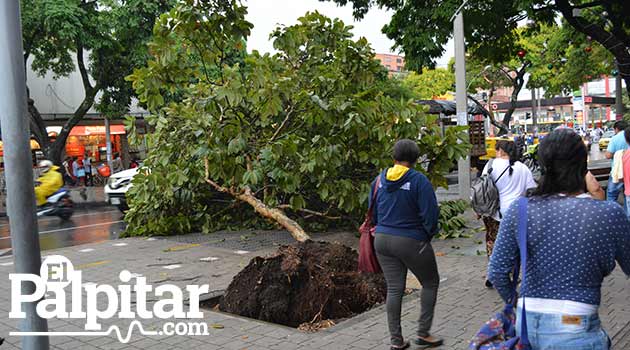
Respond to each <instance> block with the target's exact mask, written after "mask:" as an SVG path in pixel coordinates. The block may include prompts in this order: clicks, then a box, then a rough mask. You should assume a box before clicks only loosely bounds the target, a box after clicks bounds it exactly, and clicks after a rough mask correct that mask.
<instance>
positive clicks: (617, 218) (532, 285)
mask: <svg viewBox="0 0 630 350" xmlns="http://www.w3.org/2000/svg"><path fill="white" fill-rule="evenodd" d="M538 156H539V160H540V163H541V166H542V168H543V175H542V177H541V179H540V182H539V184H538V187H537V188H536V189H535V190H534V191H532V192H531V193H530V194H529V195H528V196H527V202H525V203H522V202H521V201H517V202H515V203H514V204H513V205H512V206H510V208H509V209H508V210H507V212H506V214H505V216H504V218H503V220H502V221H501V227H500V229H499V236H498V238H497V242H496V245H495V248H494V253H493V254H492V256H491V258H490V264H489V268H488V278H489V279H490V280H491V281H492V283H493V284H494V286H495V288H496V289H497V291H498V292H499V294H500V295H501V298H502V299H503V300H504V301H506V302H508V301H509V300H510V299H512V297H513V296H514V295H515V293H516V291H515V290H514V289H513V288H514V285H513V284H512V281H511V280H510V276H511V275H512V273H513V272H514V269H515V267H516V266H518V265H517V261H518V260H519V256H520V249H519V242H520V243H521V244H526V251H527V254H526V257H525V258H526V265H527V269H526V271H523V275H522V282H521V290H520V292H519V299H518V304H517V322H516V330H517V335H521V333H520V332H521V323H522V322H526V325H527V332H528V334H529V341H530V342H531V345H532V349H534V350H539V349H561V348H562V349H585V348H588V349H595V350H603V349H609V348H610V340H609V338H608V336H607V334H606V332H605V331H604V330H603V329H602V326H601V322H600V319H599V316H598V307H599V304H600V301H601V285H602V281H603V279H604V276H608V275H609V274H610V273H611V272H612V271H613V269H614V268H615V263H618V264H619V266H620V267H621V269H622V270H623V272H624V273H625V274H626V275H628V274H630V221H629V220H628V218H627V217H626V215H625V212H624V211H623V210H622V209H621V208H620V207H619V206H618V205H616V204H613V203H611V202H609V201H602V200H594V199H593V198H591V193H594V192H597V191H598V190H599V186H598V184H597V181H596V180H595V178H594V177H593V176H591V175H589V173H588V171H587V157H588V152H587V150H586V146H585V145H584V143H583V141H582V138H581V137H580V136H579V135H578V134H577V133H576V132H574V131H572V130H570V129H558V130H555V131H553V132H552V133H551V134H549V135H548V136H547V137H545V138H544V139H543V140H542V142H541V144H540V147H539V151H538ZM585 189H586V191H587V192H585ZM520 205H527V207H526V217H527V219H526V222H525V224H526V225H525V228H526V234H525V239H524V242H523V241H519V238H518V237H519V236H518V227H519V225H518V222H519V215H518V213H519V210H520ZM517 268H518V267H517ZM525 306H526V316H525V320H524V319H522V318H521V315H522V313H523V309H524V308H525Z"/></svg>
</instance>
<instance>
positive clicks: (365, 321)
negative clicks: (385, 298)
mask: <svg viewBox="0 0 630 350" xmlns="http://www.w3.org/2000/svg"><path fill="white" fill-rule="evenodd" d="M266 234H270V235H272V236H270V237H277V235H278V233H265V232H259V233H258V234H257V236H260V237H263V238H264V236H265V235H266ZM226 235H227V234H223V237H226ZM236 235H238V234H236ZM479 236H480V233H477V237H475V238H472V239H457V240H449V241H435V242H434V246H435V251H436V252H440V255H442V253H443V254H444V256H439V257H438V264H439V268H440V274H441V279H442V283H441V287H440V294H439V299H438V304H437V309H436V317H435V321H434V326H433V332H434V333H435V334H436V335H439V336H442V337H444V339H445V341H446V343H445V345H444V346H442V347H441V349H465V348H466V346H467V343H468V341H469V339H470V337H471V336H472V335H473V334H474V332H475V331H476V330H477V328H478V327H480V325H481V324H482V323H483V322H484V321H486V320H487V318H488V317H489V316H490V315H491V314H492V313H493V312H494V311H497V310H499V309H500V308H501V306H502V305H501V302H500V300H499V297H498V295H497V294H496V292H495V291H493V290H488V289H486V288H484V287H483V283H482V282H483V276H484V271H485V267H486V258H485V256H478V255H477V254H476V252H477V250H483V246H482V245H481V244H479ZM191 237H192V236H190V237H177V238H174V239H173V238H171V239H145V238H130V239H122V240H117V241H108V242H101V243H94V244H86V245H81V246H75V247H70V248H64V249H58V250H54V251H45V252H44V254H45V255H52V254H61V255H64V256H66V257H68V258H69V259H70V260H71V261H72V262H73V264H74V265H75V267H78V268H80V269H81V270H82V271H83V282H84V283H86V282H98V283H108V284H112V285H118V284H119V283H120V281H119V280H118V273H119V272H120V271H121V270H122V269H128V270H130V271H131V272H133V273H137V274H141V275H143V276H145V277H147V282H148V283H151V284H154V285H159V284H162V283H172V284H176V285H179V286H184V285H186V284H204V283H207V284H209V285H210V290H211V291H217V292H218V291H222V290H224V289H225V288H226V287H227V285H228V284H229V282H230V280H231V279H232V277H233V276H234V275H235V274H236V273H237V272H238V271H239V270H240V269H242V268H243V267H244V266H245V265H246V264H247V263H248V261H249V259H251V258H252V257H253V256H255V255H264V254H267V253H270V252H272V251H273V250H274V247H273V246H272V245H270V244H262V245H261V246H258V247H256V245H255V244H251V241H248V240H247V239H245V240H243V239H241V240H242V241H243V247H247V248H248V249H250V251H240V252H236V250H237V249H235V248H237V243H235V242H237V241H236V240H233V241H232V242H230V241H229V240H226V239H225V238H219V239H217V237H222V236H221V235H209V236H196V238H194V239H191ZM239 237H240V235H239ZM316 238H320V239H324V240H329V241H340V242H343V243H344V244H351V245H354V246H356V244H357V239H356V237H354V235H353V234H351V233H341V232H340V233H329V234H325V235H318V236H316ZM286 239H287V240H288V241H290V239H289V238H288V237H286ZM187 241H194V243H189V242H187ZM248 242H250V243H248ZM228 243H229V244H228ZM227 247H229V249H228V248H227ZM254 249H255V250H254ZM210 257H212V258H218V259H204V258H210ZM210 260H212V261H210ZM10 262H11V258H10V257H4V258H0V274H1V275H2V278H0V299H2V302H0V314H4V315H5V317H4V318H0V336H3V337H6V338H7V339H6V342H5V344H4V345H2V346H0V349H2V350H4V349H17V348H20V339H19V338H17V337H11V336H8V333H9V332H10V331H15V330H16V328H17V323H16V322H15V321H14V320H10V319H8V317H7V316H8V312H9V308H10V302H9V296H10V285H9V279H8V274H9V273H11V272H12V271H13V267H12V266H11V265H10ZM628 290H629V289H628V281H627V279H626V278H625V277H624V276H623V275H622V274H621V273H620V272H619V271H616V272H615V273H614V274H613V276H612V277H611V278H609V279H607V281H606V282H605V285H604V288H603V298H602V299H603V300H602V308H601V315H602V319H603V322H604V326H605V327H606V329H607V330H608V332H609V334H610V335H611V336H612V337H613V339H614V340H615V342H616V344H617V346H616V347H615V349H627V348H630V347H628V346H630V345H629V344H630V340H628V339H630V336H629V335H628V333H630V304H629V303H628V299H629V298H628V297H629V296H630V295H629V292H628ZM69 298H70V296H69V295H68V299H69ZM99 305H100V308H104V307H105V305H102V303H101V304H99ZM418 309H419V303H418V300H417V293H416V294H412V295H409V296H406V297H405V302H404V305H403V318H402V320H403V332H404V335H405V336H406V337H408V338H411V337H412V336H413V334H414V331H415V322H416V318H417V316H418V312H419V310H418ZM204 315H205V318H204V320H203V321H204V322H207V323H208V324H210V325H214V326H215V327H216V328H213V327H210V335H209V336H196V337H192V336H191V337H187V336H170V337H166V336H144V335H141V334H139V333H138V332H137V331H135V332H134V333H133V334H132V336H131V339H130V341H129V343H127V344H123V343H121V342H119V341H118V340H117V339H116V337H115V336H114V335H109V336H99V337H85V336H83V337H67V336H63V337H51V348H52V349H149V348H150V349H152V350H161V349H175V350H177V349H234V350H238V349H248V350H255V349H271V350H275V349H278V350H280V349H299V350H314V349H318V350H321V349H350V350H352V349H387V348H388V346H387V344H388V342H389V337H388V334H387V325H386V317H385V312H384V307H383V306H379V307H377V308H375V309H373V310H370V311H368V312H366V313H364V314H362V315H359V316H357V317H355V318H352V319H349V320H346V321H343V322H341V323H340V324H338V325H337V326H335V327H332V328H330V329H328V330H324V331H320V332H318V333H304V332H300V331H297V330H295V329H291V328H288V327H284V326H277V325H273V324H269V323H265V322H260V321H255V320H250V319H245V318H241V317H234V316H231V315H227V314H223V313H219V312H213V311H205V312H204ZM163 322H167V321H158V320H143V321H142V323H143V326H144V327H145V329H147V330H157V329H161V327H162V325H163ZM130 323H131V320H109V321H103V325H104V329H107V328H108V327H109V326H111V325H117V326H120V327H121V329H122V330H123V333H126V330H127V327H128V326H129V324H130ZM83 325H84V320H81V319H72V320H59V319H55V320H49V329H50V330H51V331H57V332H59V331H81V330H83ZM219 325H220V326H219Z"/></svg>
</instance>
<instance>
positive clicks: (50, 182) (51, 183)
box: [35, 159, 63, 206]
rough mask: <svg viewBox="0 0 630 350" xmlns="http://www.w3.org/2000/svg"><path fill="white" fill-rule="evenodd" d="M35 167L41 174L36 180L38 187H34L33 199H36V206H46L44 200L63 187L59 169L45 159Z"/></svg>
mask: <svg viewBox="0 0 630 350" xmlns="http://www.w3.org/2000/svg"><path fill="white" fill-rule="evenodd" d="M37 167H38V168H40V169H41V170H42V173H41V175H40V177H39V178H38V179H37V182H38V185H37V186H35V199H37V206H41V205H44V204H46V198H48V197H49V196H50V195H52V194H53V193H55V192H57V191H58V190H59V189H60V188H61V187H62V186H63V177H62V176H61V173H60V172H59V171H58V170H59V167H58V166H56V165H54V164H53V163H52V162H51V161H49V160H47V159H44V160H42V161H40V162H39V163H38V164H37Z"/></svg>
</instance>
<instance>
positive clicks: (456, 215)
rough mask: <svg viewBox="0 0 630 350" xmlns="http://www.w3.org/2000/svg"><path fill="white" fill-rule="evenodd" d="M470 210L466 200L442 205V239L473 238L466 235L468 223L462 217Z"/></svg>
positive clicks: (440, 233)
mask: <svg viewBox="0 0 630 350" xmlns="http://www.w3.org/2000/svg"><path fill="white" fill-rule="evenodd" d="M467 208H468V202H466V201H464V200H455V201H445V202H442V203H440V219H439V223H440V232H439V233H438V237H439V238H440V239H449V238H459V237H466V238H469V237H471V236H470V235H467V234H464V233H463V230H464V229H465V228H466V221H465V220H464V218H463V217H462V216H461V214H463V213H464V212H465V211H466V209H467Z"/></svg>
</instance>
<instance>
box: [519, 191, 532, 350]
mask: <svg viewBox="0 0 630 350" xmlns="http://www.w3.org/2000/svg"><path fill="white" fill-rule="evenodd" d="M527 204H528V199H527V197H521V198H520V199H519V203H518V247H519V252H520V256H521V269H522V270H523V273H522V275H523V278H522V282H521V297H522V298H523V310H522V313H523V314H522V315H521V344H523V345H530V344H529V336H528V334H527V314H526V311H525V296H524V295H522V291H523V289H524V288H525V283H526V278H525V277H526V276H525V274H526V273H527ZM517 280H518V279H517Z"/></svg>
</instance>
